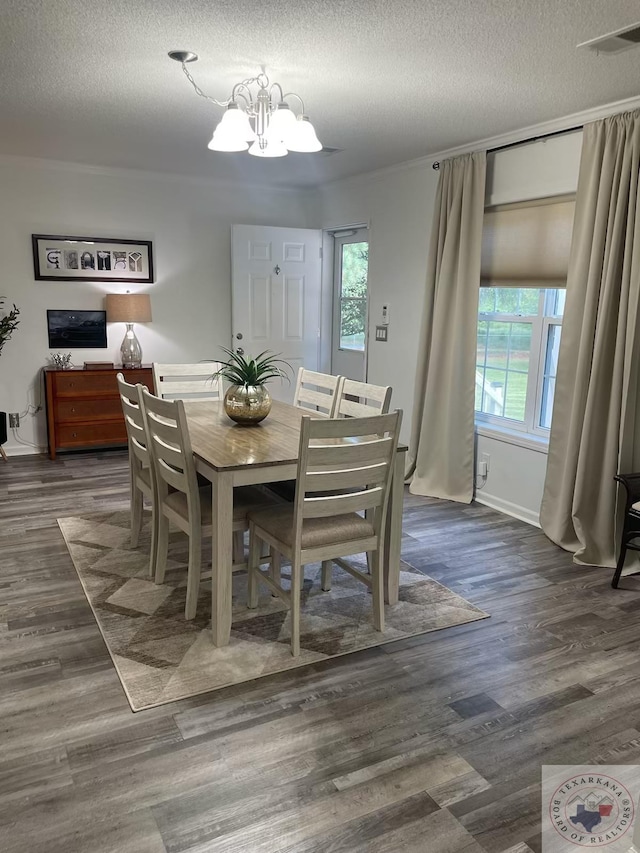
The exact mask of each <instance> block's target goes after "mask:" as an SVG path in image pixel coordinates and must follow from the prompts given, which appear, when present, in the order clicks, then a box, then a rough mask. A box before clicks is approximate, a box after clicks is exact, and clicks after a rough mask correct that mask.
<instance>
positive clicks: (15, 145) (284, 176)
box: [0, 0, 640, 186]
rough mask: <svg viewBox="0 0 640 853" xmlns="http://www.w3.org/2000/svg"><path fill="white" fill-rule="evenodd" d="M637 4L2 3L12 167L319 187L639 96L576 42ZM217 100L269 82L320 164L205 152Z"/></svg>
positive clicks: (570, 0) (2, 66) (613, 67)
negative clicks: (184, 56) (19, 160)
mask: <svg viewBox="0 0 640 853" xmlns="http://www.w3.org/2000/svg"><path fill="white" fill-rule="evenodd" d="M639 20H640V2H637V0H609V2H596V0H313V1H312V0H271V1H270V2H266V3H265V2H264V0H260V2H259V1H258V0H217V2H215V0H209V2H206V0H180V2H176V0H171V2H169V0H110V2H97V0H2V3H1V4H0V75H1V76H0V80H1V81H2V85H1V91H0V153H7V154H20V155H24V156H30V157H46V158H53V159H58V160H66V161H73V162H79V163H86V164H93V165H101V166H113V167H127V168H136V169H147V170H152V171H160V172H173V173H180V174H187V175H194V176H203V177H210V178H211V177H213V178H217V179H222V180H236V179H238V180H248V181H252V182H255V183H259V184H280V185H298V186H302V185H314V184H318V183H322V182H324V181H327V180H333V179H335V178H339V177H343V176H347V175H353V174H357V173H359V172H366V171H369V170H371V169H378V168H381V167H384V166H388V165H391V164H394V163H400V162H402V161H405V160H410V159H414V158H416V157H421V156H424V155H427V154H430V153H434V152H436V151H441V150H443V149H446V148H450V147H452V146H457V145H462V144H465V143H468V142H472V141H474V140H477V139H482V138H486V137H490V136H494V135H496V134H500V133H503V132H507V131H510V130H515V129H517V128H520V127H525V126H528V125H532V124H536V123H538V122H541V121H546V120H550V119H553V118H557V117H561V116H564V115H567V114H569V113H573V112H576V111H579V110H583V109H586V108H588V107H594V106H598V105H601V104H606V103H608V102H611V101H616V100H619V99H623V98H628V97H632V96H635V95H638V94H639V88H640V87H639V84H638V69H639V66H640V49H638V50H630V51H627V52H625V53H621V54H619V55H617V56H609V57H605V56H600V57H599V56H596V55H595V54H593V53H590V52H588V51H582V50H581V51H577V50H576V47H575V46H576V44H578V43H579V42H582V41H585V40H587V39H591V38H594V37H595V36H598V35H602V34H603V33H606V32H610V31H612V30H616V29H618V28H620V27H624V26H627V25H630V24H633V23H636V22H637V21H639ZM175 48H187V49H190V50H193V51H195V52H196V53H198V54H199V55H200V61H199V62H197V63H195V64H193V65H191V66H190V68H191V70H192V71H193V74H194V76H195V77H196V80H197V81H198V82H199V84H200V85H201V86H202V88H203V89H204V90H205V91H206V92H207V93H209V94H212V95H213V96H215V97H217V98H219V99H222V98H224V97H226V96H227V95H228V92H229V91H230V88H231V86H232V85H233V83H235V82H237V81H238V80H240V79H242V78H244V77H247V76H253V75H254V74H256V73H257V72H258V71H259V69H260V67H261V66H263V65H264V66H265V68H266V71H267V73H268V74H269V75H270V77H271V79H272V80H277V81H279V82H281V83H282V84H283V86H284V88H285V90H293V91H297V92H299V94H300V95H302V97H303V98H304V100H305V103H306V109H307V112H308V114H309V116H310V118H311V120H312V121H313V123H314V125H315V127H316V130H317V133H318V136H319V137H320V139H321V141H322V142H323V144H324V145H327V146H331V147H336V148H340V149H343V150H342V151H341V152H340V153H337V154H332V155H326V154H319V155H289V156H288V157H286V158H283V159H282V160H272V161H264V160H256V159H255V158H252V157H250V156H249V155H246V154H219V153H214V152H211V151H208V150H207V148H206V145H207V142H208V141H209V139H210V136H211V131H212V128H213V125H214V123H215V121H216V120H217V118H218V117H219V115H220V114H221V111H220V110H219V109H218V108H216V107H214V106H213V105H212V104H208V103H207V102H205V101H204V100H202V99H200V98H198V97H197V96H196V95H195V93H194V92H193V90H192V89H191V87H190V86H189V84H188V82H187V81H186V79H185V78H184V76H183V74H182V71H181V68H180V66H179V65H178V64H177V63H175V62H172V61H171V60H170V59H169V58H168V57H167V51H169V50H171V49H175Z"/></svg>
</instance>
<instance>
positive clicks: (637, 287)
mask: <svg viewBox="0 0 640 853" xmlns="http://www.w3.org/2000/svg"><path fill="white" fill-rule="evenodd" d="M639 172H640V111H634V112H632V113H624V114H623V115H618V116H613V117H610V118H607V119H604V120H602V121H597V122H594V123H593V124H589V125H586V126H585V129H584V138H583V144H582V156H581V161H580V175H579V179H578V192H577V195H576V215H575V225H574V232H573V240H572V245H571V256H570V260H569V275H568V279H567V302H566V306H565V315H564V321H563V329H562V340H561V343H560V354H559V362H558V377H557V382H556V393H555V404H554V409H553V423H552V427H551V437H550V442H549V459H548V465H547V476H546V482H545V489H544V496H543V501H542V508H541V513H540V521H541V524H542V528H543V530H544V532H545V533H546V534H547V536H549V537H550V538H551V539H552V540H553V541H554V542H556V543H557V544H558V545H560V546H562V547H563V548H565V549H566V550H568V551H572V552H573V555H574V562H576V563H580V564H584V565H596V566H613V565H615V561H616V559H615V557H616V545H617V543H616V514H617V507H616V496H617V490H616V485H615V483H614V481H613V476H614V474H616V473H618V472H619V471H622V472H630V471H633V470H635V471H638V470H640V467H639V466H640V442H639V441H638V436H637V435H636V433H637V432H638V414H639V409H638V405H639V403H640V393H639V388H638V365H639V364H640V329H639V321H640V316H639V312H638V307H639V304H638V301H639V295H640V294H639V292H640V199H639V196H638V175H639Z"/></svg>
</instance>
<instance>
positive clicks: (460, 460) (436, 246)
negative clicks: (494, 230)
mask: <svg viewBox="0 0 640 853" xmlns="http://www.w3.org/2000/svg"><path fill="white" fill-rule="evenodd" d="M485 174H486V154H485V152H484V151H482V152H478V153H475V154H466V155H464V156H462V157H456V158H455V159H452V160H445V161H444V162H443V163H442V166H441V169H440V178H439V182H438V190H437V194H436V200H435V206H434V213H433V225H432V230H431V242H430V247H429V260H428V268H427V287H426V294H425V302H424V312H423V320H422V331H421V338H420V343H419V348H418V366H417V370H416V385H415V395H414V411H413V423H412V430H411V444H410V461H409V472H408V473H409V475H410V491H411V492H412V493H413V494H416V495H431V496H433V497H438V498H447V499H449V500H455V501H462V502H464V503H469V502H470V501H471V499H472V497H473V440H474V389H475V365H476V337H477V323H478V292H479V285H480V254H481V246H482V217H483V212H484V188H485Z"/></svg>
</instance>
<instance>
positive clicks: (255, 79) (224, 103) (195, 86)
mask: <svg viewBox="0 0 640 853" xmlns="http://www.w3.org/2000/svg"><path fill="white" fill-rule="evenodd" d="M182 70H183V71H184V74H185V77H186V78H187V80H188V81H189V82H190V83H191V85H192V86H193V89H194V91H195V93H196V95H199V96H200V97H201V98H204V99H205V100H206V101H211V102H212V103H214V104H215V105H216V106H218V107H228V106H229V104H230V103H231V101H232V100H233V98H228V99H227V100H226V101H218V100H217V99H216V98H212V97H211V95H207V94H206V92H203V91H202V89H201V88H200V86H198V84H197V83H196V81H195V80H194V79H193V76H192V75H191V72H190V71H189V69H188V68H187V66H186V64H185V63H184V62H183V63H182ZM265 76H266V75H265V74H260V75H259V76H258V77H247V79H246V80H243V81H242V82H241V83H237V84H236V86H234V89H237V88H238V87H239V86H250V85H251V84H252V83H257V82H259V80H260V77H265ZM268 81H269V78H267V83H268Z"/></svg>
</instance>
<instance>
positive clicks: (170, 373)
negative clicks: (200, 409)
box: [152, 361, 222, 400]
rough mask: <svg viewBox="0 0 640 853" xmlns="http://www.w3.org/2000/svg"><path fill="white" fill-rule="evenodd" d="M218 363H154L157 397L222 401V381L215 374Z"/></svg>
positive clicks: (218, 366) (154, 382)
mask: <svg viewBox="0 0 640 853" xmlns="http://www.w3.org/2000/svg"><path fill="white" fill-rule="evenodd" d="M220 366H221V365H220V362H218V361H199V362H196V363H193V364H160V363H158V362H154V363H153V365H152V368H153V384H154V388H155V392H156V396H158V397H160V398H162V399H163V400H220V399H221V397H222V380H221V379H220V377H219V376H214V374H215V373H216V372H217V371H218V370H219V369H220Z"/></svg>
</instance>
